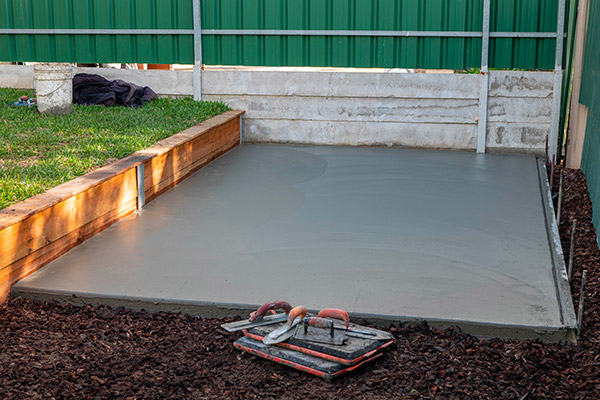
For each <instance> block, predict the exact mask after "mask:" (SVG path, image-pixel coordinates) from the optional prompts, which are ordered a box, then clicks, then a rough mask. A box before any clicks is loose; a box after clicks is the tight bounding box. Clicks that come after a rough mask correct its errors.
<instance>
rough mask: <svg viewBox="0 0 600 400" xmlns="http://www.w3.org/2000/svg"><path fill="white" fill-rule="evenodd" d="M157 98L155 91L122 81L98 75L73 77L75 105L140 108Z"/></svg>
mask: <svg viewBox="0 0 600 400" xmlns="http://www.w3.org/2000/svg"><path fill="white" fill-rule="evenodd" d="M154 98H156V93H154V90H152V89H150V88H149V87H148V86H145V87H142V86H138V85H134V84H133V83H129V82H125V81H122V80H120V79H117V80H114V81H109V80H107V79H105V78H103V77H101V76H100V75H96V74H77V75H75V76H74V77H73V103H75V104H82V105H90V104H101V105H105V106H112V105H117V106H126V107H134V108H139V107H141V106H143V105H144V104H145V103H147V102H149V101H150V100H152V99H154Z"/></svg>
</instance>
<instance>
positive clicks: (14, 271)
mask: <svg viewBox="0 0 600 400" xmlns="http://www.w3.org/2000/svg"><path fill="white" fill-rule="evenodd" d="M135 210H136V200H135V199H134V200H132V201H129V202H127V203H125V204H122V205H120V206H119V207H118V208H115V209H113V210H111V211H109V212H108V213H106V214H104V215H102V216H101V217H99V218H96V219H95V220H93V221H91V222H89V223H87V224H85V225H83V226H81V227H80V228H78V229H76V230H74V231H72V232H70V233H69V234H67V235H65V236H63V237H61V238H60V239H58V240H56V241H54V242H52V243H50V244H49V245H47V246H44V247H42V248H41V249H39V250H37V251H35V252H33V253H31V254H28V255H27V256H25V257H23V258H21V259H20V260H18V261H16V262H14V263H12V264H10V265H8V266H7V267H5V268H3V269H1V270H0V302H2V301H4V299H5V298H6V296H7V295H8V294H9V293H10V288H11V287H12V285H13V284H15V283H16V282H17V281H19V280H21V279H23V278H25V277H26V276H28V275H29V274H31V273H33V272H35V271H37V270H38V269H40V268H41V267H43V266H44V265H46V264H48V263H49V262H50V261H52V260H54V259H56V258H58V257H60V256H61V255H63V254H64V253H66V252H67V251H69V250H71V249H72V248H73V247H75V246H77V245H79V244H81V243H83V242H84V241H86V240H87V239H89V238H91V237H92V236H95V235H96V234H98V233H100V232H102V231H103V230H104V229H106V228H108V227H109V226H111V225H112V224H113V223H115V222H117V221H119V220H121V219H123V218H125V217H126V216H128V215H130V214H131V213H133V212H134V211H135Z"/></svg>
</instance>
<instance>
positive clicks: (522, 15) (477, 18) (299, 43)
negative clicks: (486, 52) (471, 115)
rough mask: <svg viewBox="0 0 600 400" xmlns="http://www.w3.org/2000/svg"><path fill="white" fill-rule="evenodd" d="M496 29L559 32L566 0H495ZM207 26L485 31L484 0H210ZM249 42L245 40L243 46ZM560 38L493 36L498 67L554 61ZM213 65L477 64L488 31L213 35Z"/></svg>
mask: <svg viewBox="0 0 600 400" xmlns="http://www.w3.org/2000/svg"><path fill="white" fill-rule="evenodd" d="M492 5H493V7H492V10H491V23H490V28H491V30H492V31H505V32H514V31H517V32H521V31H522V32H551V33H553V32H555V31H556V10H557V7H558V0H492ZM202 10H203V16H202V27H203V28H204V29H302V30H422V31H427V30H429V31H480V30H481V29H482V12H483V2H482V0H452V1H448V0H243V1H242V0H203V1H202ZM240 46H241V47H240ZM554 46H555V40H554V39H513V38H492V39H491V41H490V67H492V68H523V69H553V68H554ZM203 61H204V63H205V64H213V65H220V64H222V65H256V66H259V65H267V66H314V67H320V66H332V67H366V68H369V67H377V68H449V69H466V68H477V67H479V66H480V64H481V39H480V38H424V37H420V38H416V37H412V38H407V37H400V38H391V37H331V36H330V37H314V36H313V37H295V36H276V37H272V36H252V37H241V36H234V37H231V36H226V37H225V36H222V37H219V36H213V35H209V36H206V37H205V38H204V40H203Z"/></svg>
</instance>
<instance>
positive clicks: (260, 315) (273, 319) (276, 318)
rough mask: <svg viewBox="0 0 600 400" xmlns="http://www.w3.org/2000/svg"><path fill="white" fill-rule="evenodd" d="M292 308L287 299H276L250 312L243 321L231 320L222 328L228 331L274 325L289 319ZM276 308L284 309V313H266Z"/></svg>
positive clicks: (272, 311)
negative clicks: (248, 316) (288, 314)
mask: <svg viewBox="0 0 600 400" xmlns="http://www.w3.org/2000/svg"><path fill="white" fill-rule="evenodd" d="M291 309H292V306H291V305H290V303H288V302H286V301H274V302H271V303H265V304H263V305H262V306H260V307H259V308H258V309H257V310H256V311H253V312H252V313H250V318H248V319H246V320H242V321H235V322H229V323H227V324H223V325H221V328H223V329H225V330H226V331H227V332H237V331H242V330H244V329H250V328H254V327H257V326H265V325H273V324H278V323H282V322H285V321H287V319H288V316H287V313H289V312H290V311H291ZM275 310H283V311H284V312H283V313H279V314H272V315H265V314H267V313H274V312H275Z"/></svg>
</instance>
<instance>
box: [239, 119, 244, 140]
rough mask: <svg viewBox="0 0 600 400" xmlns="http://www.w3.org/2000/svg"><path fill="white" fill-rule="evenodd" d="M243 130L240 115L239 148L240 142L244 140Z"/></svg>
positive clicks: (242, 121)
mask: <svg viewBox="0 0 600 400" xmlns="http://www.w3.org/2000/svg"><path fill="white" fill-rule="evenodd" d="M243 130H244V120H243V119H242V116H241V115H240V146H241V145H242V141H243V139H244V135H243Z"/></svg>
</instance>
